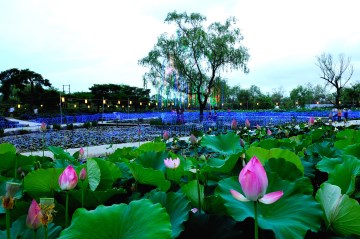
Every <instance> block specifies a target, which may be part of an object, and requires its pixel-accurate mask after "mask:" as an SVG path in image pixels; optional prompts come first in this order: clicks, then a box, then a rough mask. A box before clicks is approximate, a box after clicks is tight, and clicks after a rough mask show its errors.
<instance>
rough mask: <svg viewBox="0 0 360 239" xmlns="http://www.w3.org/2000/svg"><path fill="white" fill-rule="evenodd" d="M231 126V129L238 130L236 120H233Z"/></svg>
mask: <svg viewBox="0 0 360 239" xmlns="http://www.w3.org/2000/svg"><path fill="white" fill-rule="evenodd" d="M230 126H231V129H232V130H235V129H236V128H237V122H236V119H233V120H232V121H231V124H230Z"/></svg>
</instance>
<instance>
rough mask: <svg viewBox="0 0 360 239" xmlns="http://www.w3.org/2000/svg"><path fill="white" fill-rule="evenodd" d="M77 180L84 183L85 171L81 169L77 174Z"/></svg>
mask: <svg viewBox="0 0 360 239" xmlns="http://www.w3.org/2000/svg"><path fill="white" fill-rule="evenodd" d="M79 178H80V180H81V181H84V180H85V179H86V169H85V168H82V169H81V171H80V174H79Z"/></svg>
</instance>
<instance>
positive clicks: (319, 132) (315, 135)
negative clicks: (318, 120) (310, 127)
mask: <svg viewBox="0 0 360 239" xmlns="http://www.w3.org/2000/svg"><path fill="white" fill-rule="evenodd" d="M324 134H325V130H323V129H319V128H318V129H315V130H314V131H311V132H310V136H311V138H312V142H316V141H319V140H320V139H321V138H322V137H323V135H324Z"/></svg>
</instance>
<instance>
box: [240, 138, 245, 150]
mask: <svg viewBox="0 0 360 239" xmlns="http://www.w3.org/2000/svg"><path fill="white" fill-rule="evenodd" d="M240 146H241V147H243V148H244V147H245V141H244V140H243V139H240Z"/></svg>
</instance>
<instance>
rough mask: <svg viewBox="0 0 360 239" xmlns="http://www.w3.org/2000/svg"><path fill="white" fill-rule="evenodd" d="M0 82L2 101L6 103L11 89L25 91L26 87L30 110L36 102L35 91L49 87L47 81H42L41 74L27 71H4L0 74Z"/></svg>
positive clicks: (14, 69) (49, 84)
mask: <svg viewBox="0 0 360 239" xmlns="http://www.w3.org/2000/svg"><path fill="white" fill-rule="evenodd" d="M0 81H1V83H2V86H1V92H2V93H3V95H4V98H3V100H4V101H6V100H8V99H9V97H10V93H11V87H15V88H16V89H20V90H22V91H23V90H25V88H26V87H27V86H29V87H30V97H29V98H28V100H29V102H26V103H29V104H30V109H32V108H33V105H34V103H35V101H36V100H37V98H36V95H35V89H40V88H41V89H43V87H44V86H45V87H51V83H50V82H49V80H47V79H44V78H43V77H42V75H41V74H39V73H36V72H34V71H30V70H29V69H25V70H18V69H16V68H13V69H10V70H6V71H3V72H1V73H0Z"/></svg>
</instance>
